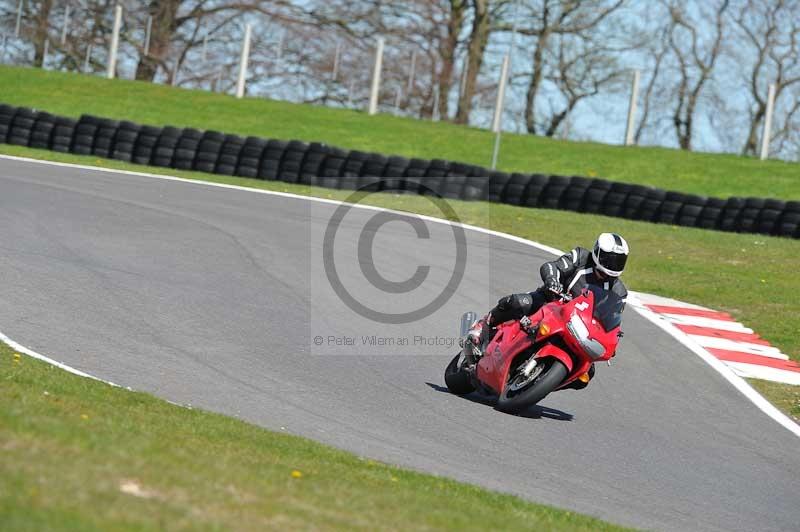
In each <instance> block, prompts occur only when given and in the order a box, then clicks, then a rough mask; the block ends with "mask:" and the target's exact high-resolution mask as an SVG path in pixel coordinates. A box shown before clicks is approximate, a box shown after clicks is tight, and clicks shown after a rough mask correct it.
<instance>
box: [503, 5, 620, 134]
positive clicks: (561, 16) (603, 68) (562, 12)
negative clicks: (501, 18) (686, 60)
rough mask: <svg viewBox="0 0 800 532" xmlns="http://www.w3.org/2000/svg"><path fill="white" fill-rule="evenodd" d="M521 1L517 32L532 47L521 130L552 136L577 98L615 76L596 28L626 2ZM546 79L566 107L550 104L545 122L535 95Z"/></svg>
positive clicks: (581, 97)
mask: <svg viewBox="0 0 800 532" xmlns="http://www.w3.org/2000/svg"><path fill="white" fill-rule="evenodd" d="M521 1H522V9H521V13H520V19H521V20H522V21H524V22H523V23H522V24H520V25H519V26H518V27H517V31H518V32H519V33H520V34H521V35H523V36H526V37H529V38H530V41H529V46H528V47H527V49H528V50H530V51H531V71H530V72H529V73H528V76H529V78H528V84H527V90H526V95H525V128H526V129H527V131H528V132H529V133H534V134H536V133H544V134H546V135H548V136H552V135H553V134H554V133H555V131H556V129H557V128H558V126H559V124H560V123H561V122H562V121H563V120H564V119H565V118H566V117H567V116H568V115H569V113H570V112H572V110H573V109H574V108H575V106H576V104H577V103H578V102H579V101H581V100H583V99H584V98H587V97H589V96H591V95H593V94H597V93H598V92H599V90H600V88H601V87H602V86H603V85H604V84H606V83H608V82H610V81H612V80H614V79H616V78H617V77H618V73H616V74H612V73H611V72H608V67H610V66H611V64H612V63H613V61H612V60H607V59H609V58H610V56H609V55H608V52H610V49H609V48H607V47H605V46H603V45H602V44H601V43H600V42H598V40H597V39H596V37H595V36H596V35H597V34H598V33H599V32H598V28H599V26H600V25H601V24H602V23H603V22H604V21H605V20H606V19H607V18H608V17H609V16H610V15H611V14H613V13H615V12H616V11H617V10H618V9H619V8H620V7H621V6H623V4H624V3H625V1H626V0H586V1H583V2H577V1H575V0H521ZM501 29H503V30H505V31H508V30H509V29H510V24H509V23H507V22H506V23H504V24H502V25H501ZM597 46H600V48H597ZM523 48H525V47H523ZM601 55H602V56H603V59H600V56H601ZM548 80H549V81H551V82H552V85H553V88H555V89H556V90H558V91H561V94H562V100H563V101H564V105H563V106H562V107H561V108H560V109H559V108H552V109H551V110H550V112H549V113H548V117H547V118H545V119H544V120H537V112H540V107H542V105H541V104H539V98H540V96H541V92H542V88H543V85H544V84H545V83H546V82H547V81H548ZM551 107H552V106H551Z"/></svg>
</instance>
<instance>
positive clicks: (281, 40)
mask: <svg viewBox="0 0 800 532" xmlns="http://www.w3.org/2000/svg"><path fill="white" fill-rule="evenodd" d="M285 40H286V30H281V36H280V38H279V39H278V46H277V48H276V50H275V62H276V63H277V62H278V61H280V60H281V59H283V43H284V41H285Z"/></svg>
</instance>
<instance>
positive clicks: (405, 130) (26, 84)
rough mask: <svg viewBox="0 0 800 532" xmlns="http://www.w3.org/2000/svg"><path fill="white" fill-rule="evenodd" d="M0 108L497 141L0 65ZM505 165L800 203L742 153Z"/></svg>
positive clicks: (523, 151) (579, 156)
mask: <svg viewBox="0 0 800 532" xmlns="http://www.w3.org/2000/svg"><path fill="white" fill-rule="evenodd" d="M0 103H9V104H13V105H24V106H30V107H36V108H40V109H44V110H46V111H49V112H51V113H57V114H61V115H66V116H79V115H80V114H82V113H89V114H95V115H100V116H105V117H111V118H117V119H127V120H134V121H137V122H141V123H146V124H153V125H167V124H171V125H177V126H181V127H185V126H192V127H197V128H200V129H217V130H220V131H225V132H230V133H239V134H242V135H257V136H263V137H272V138H281V139H289V138H294V139H299V140H305V141H320V142H326V143H329V144H331V145H334V146H340V147H343V148H349V149H358V150H364V151H377V152H382V153H389V154H398V155H404V156H408V157H421V158H426V159H452V160H457V161H463V162H468V163H473V164H478V165H481V166H489V163H490V161H491V150H492V146H493V139H494V137H493V135H492V133H490V132H489V131H486V130H480V129H476V128H468V127H463V126H457V125H454V124H449V123H441V122H440V123H432V122H424V121H419V120H414V119H410V118H401V117H395V116H391V115H379V116H367V115H366V114H365V113H362V112H358V111H352V110H344V109H333V108H328V107H316V106H311V105H298V104H291V103H287V102H280V101H274V100H265V99H257V98H245V99H242V100H237V99H235V98H233V97H231V96H226V95H221V94H215V93H210V92H206V91H197V90H194V91H190V90H184V89H176V88H174V87H169V86H164V85H154V84H151V83H143V82H135V81H126V80H107V79H102V78H99V77H94V76H85V75H79V74H65V73H60V72H47V71H43V70H41V69H31V68H23V67H8V66H3V67H0ZM499 166H500V169H501V170H506V171H519V172H526V173H534V172H537V173H544V174H561V175H584V176H590V177H594V176H601V177H605V178H608V179H613V180H618V181H625V182H630V183H641V184H646V185H654V186H658V187H661V188H665V189H669V190H679V191H683V192H691V193H696V194H702V195H709V196H719V197H727V196H736V195H738V196H748V195H750V196H763V197H775V198H782V199H800V164H797V163H789V162H782V161H759V160H757V159H754V158H745V157H739V156H736V155H722V154H709V153H689V152H684V151H679V150H672V149H666V148H632V147H621V146H609V145H606V144H599V143H591V142H569V141H560V140H553V139H548V138H542V137H537V136H533V135H515V134H506V135H504V136H503V144H502V152H501V157H500V164H499Z"/></svg>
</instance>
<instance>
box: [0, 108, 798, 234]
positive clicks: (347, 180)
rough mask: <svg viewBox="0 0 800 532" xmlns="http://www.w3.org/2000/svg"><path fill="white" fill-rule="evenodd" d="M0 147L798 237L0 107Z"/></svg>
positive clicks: (435, 169)
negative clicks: (3, 145)
mask: <svg viewBox="0 0 800 532" xmlns="http://www.w3.org/2000/svg"><path fill="white" fill-rule="evenodd" d="M0 142H2V143H8V144H14V145H18V146H28V147H32V148H41V149H49V150H54V151H59V152H64V153H75V154H79V155H93V156H97V157H105V158H110V159H117V160H120V161H127V162H133V163H136V164H143V165H150V166H161V167H165V168H177V169H180V170H196V171H199V172H207V173H214V174H221V175H233V176H241V177H250V178H256V179H267V180H280V181H285V182H287V183H300V184H305V185H313V186H320V187H327V188H339V189H349V190H356V189H363V190H368V191H376V192H380V191H385V192H393V193H402V194H421V195H435V196H440V197H443V198H448V199H461V200H486V201H490V202H496V203H507V204H510V205H519V206H524V207H536V208H546V209H560V210H568V211H575V212H581V213H593V214H601V215H605V216H613V217H619V218H628V219H632V220H642V221H647V222H653V223H663V224H673V225H679V226H685V227H698V228H703V229H715V230H720V231H734V232H742V233H762V234H767V235H776V236H783V237H790V238H800V202H798V201H781V200H776V199H764V198H737V197H733V198H728V199H721V198H709V197H705V196H697V195H693V194H684V193H681V192H671V191H665V190H660V189H657V188H653V187H647V186H642V185H632V184H627V183H618V182H613V181H607V180H604V179H591V178H587V177H580V176H556V175H543V174H519V173H514V174H506V173H503V172H494V171H490V170H487V169H486V168H482V167H479V166H474V165H469V164H463V163H458V162H452V161H445V160H440V159H434V160H430V161H429V160H424V159H407V158H405V157H399V156H386V155H381V154H378V153H366V152H361V151H356V150H353V151H348V150H342V149H339V148H335V147H332V146H328V145H325V144H320V143H316V142H312V143H306V142H301V141H297V140H292V141H283V140H275V139H269V140H267V139H261V138H257V137H247V138H243V137H240V136H238V135H232V134H226V133H222V132H219V131H200V130H197V129H193V128H179V127H172V126H165V127H153V126H143V125H139V124H135V123H132V122H127V121H116V120H110V119H107V118H99V117H95V116H89V115H83V116H81V117H80V118H79V119H78V120H74V119H71V118H64V117H59V116H54V115H52V114H50V113H46V112H43V111H36V110H33V109H28V108H24V107H12V106H9V105H3V104H0Z"/></svg>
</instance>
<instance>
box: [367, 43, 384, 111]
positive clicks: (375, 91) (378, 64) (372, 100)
mask: <svg viewBox="0 0 800 532" xmlns="http://www.w3.org/2000/svg"><path fill="white" fill-rule="evenodd" d="M383 43H384V41H383V37H379V38H378V48H377V49H376V50H375V68H374V69H373V71H372V90H370V93H369V114H370V115H374V114H375V113H377V112H378V96H379V93H380V91H381V68H382V67H383Z"/></svg>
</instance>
